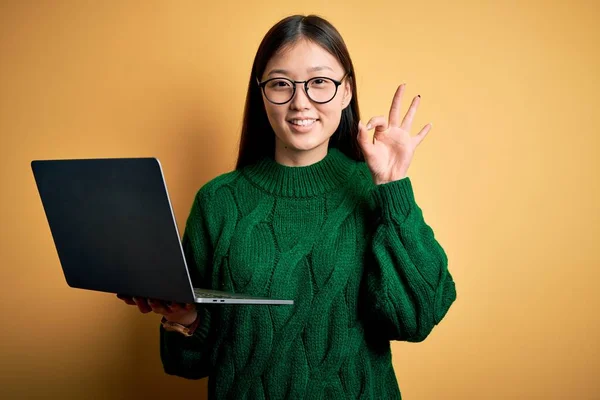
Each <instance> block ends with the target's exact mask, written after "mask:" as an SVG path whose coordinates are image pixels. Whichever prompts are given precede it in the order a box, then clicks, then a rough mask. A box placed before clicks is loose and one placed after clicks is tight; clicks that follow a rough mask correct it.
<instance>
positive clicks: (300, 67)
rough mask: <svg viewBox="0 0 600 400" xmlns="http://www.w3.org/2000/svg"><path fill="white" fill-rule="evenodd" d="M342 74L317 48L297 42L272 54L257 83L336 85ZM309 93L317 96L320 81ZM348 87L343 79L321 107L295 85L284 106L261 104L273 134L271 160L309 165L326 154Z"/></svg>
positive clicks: (335, 62)
mask: <svg viewBox="0 0 600 400" xmlns="http://www.w3.org/2000/svg"><path fill="white" fill-rule="evenodd" d="M345 73H346V71H344V69H343V68H342V66H341V64H340V63H339V61H338V60H337V59H336V58H335V57H334V56H333V55H331V54H330V53H329V52H327V51H326V50H325V49H324V48H322V47H321V46H319V45H317V44H315V43H313V42H310V41H307V40H300V41H298V42H297V43H295V44H293V45H292V46H291V47H289V48H286V49H285V51H280V52H278V53H276V54H275V55H274V56H273V57H272V58H271V59H270V60H269V62H268V63H267V67H266V68H265V73H264V74H263V76H262V77H261V82H262V81H265V80H267V79H271V78H288V79H291V80H295V81H305V80H308V79H311V78H314V77H327V78H332V79H334V80H336V81H340V80H341V79H342V78H343V77H344V75H345ZM314 84H315V86H314V87H313V89H310V90H309V92H310V93H311V94H313V95H314V96H317V94H316V93H317V90H319V89H318V86H319V85H321V84H322V82H321V81H314ZM351 98H352V87H351V86H350V83H349V79H344V81H343V82H342V84H341V85H340V86H339V88H338V90H337V93H336V95H335V97H334V98H333V100H331V101H330V102H328V103H325V104H319V103H315V102H314V101H312V100H311V99H310V98H309V97H308V96H307V95H306V92H305V91H304V85H303V84H297V85H296V93H295V95H294V97H293V98H292V100H290V101H289V102H287V103H285V104H273V103H271V102H270V101H269V100H267V99H266V97H265V95H264V92H263V101H264V104H265V110H266V112H267V117H268V119H269V122H270V124H271V127H272V128H273V131H274V132H275V160H276V161H277V162H279V163H280V164H283V165H289V166H300V165H310V164H313V163H315V162H318V161H320V160H322V159H323V158H324V157H325V155H326V154H327V147H328V144H329V138H330V137H331V136H332V135H333V133H334V132H335V130H336V129H337V127H338V125H339V123H340V118H341V115H342V110H343V109H344V108H345V107H347V106H348V105H349V104H350V100H351Z"/></svg>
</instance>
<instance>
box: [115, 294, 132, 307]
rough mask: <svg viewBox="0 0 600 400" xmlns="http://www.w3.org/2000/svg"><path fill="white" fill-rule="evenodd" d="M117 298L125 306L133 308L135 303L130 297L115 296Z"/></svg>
mask: <svg viewBox="0 0 600 400" xmlns="http://www.w3.org/2000/svg"><path fill="white" fill-rule="evenodd" d="M117 297H118V298H119V299H120V300H122V301H124V302H125V303H126V304H129V305H130V306H135V305H136V304H135V301H133V298H132V297H131V296H126V295H124V294H117Z"/></svg>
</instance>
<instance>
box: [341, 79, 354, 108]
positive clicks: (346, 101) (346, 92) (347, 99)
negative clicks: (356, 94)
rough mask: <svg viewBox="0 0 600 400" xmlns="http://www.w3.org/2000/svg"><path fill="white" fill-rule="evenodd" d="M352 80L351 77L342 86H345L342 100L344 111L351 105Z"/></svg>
mask: <svg viewBox="0 0 600 400" xmlns="http://www.w3.org/2000/svg"><path fill="white" fill-rule="evenodd" d="M353 84H354V82H352V78H351V77H350V76H349V77H347V78H346V79H345V80H344V83H343V84H342V85H343V86H344V97H343V98H342V110H343V109H345V108H346V107H348V106H349V105H350V102H351V101H352V85H353Z"/></svg>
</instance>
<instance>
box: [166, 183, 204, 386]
mask: <svg viewBox="0 0 600 400" xmlns="http://www.w3.org/2000/svg"><path fill="white" fill-rule="evenodd" d="M201 193H202V191H200V192H199V193H198V195H197V196H196V198H195V199H194V203H193V205H192V208H191V211H190V215H189V217H188V219H187V222H186V228H185V231H184V234H183V238H182V246H183V250H184V254H185V258H186V262H187V264H188V269H189V273H190V278H191V279H192V283H193V285H194V287H210V276H211V265H212V245H211V239H210V234H209V223H208V219H207V218H206V213H207V210H206V208H207V207H206V200H205V196H203V195H202V194H201ZM196 309H197V311H198V316H199V318H200V321H199V325H198V327H197V328H196V330H195V332H194V334H193V335H192V336H190V337H186V336H183V335H182V334H180V333H178V332H168V331H165V330H164V329H163V327H162V325H161V326H160V328H159V329H160V358H161V361H162V364H163V368H164V371H165V372H166V373H167V374H170V375H177V376H180V377H183V378H188V379H200V378H203V377H206V376H208V375H209V373H210V369H211V364H210V354H209V349H210V345H209V341H210V333H211V328H212V325H211V310H212V309H211V307H210V306H209V305H197V306H196Z"/></svg>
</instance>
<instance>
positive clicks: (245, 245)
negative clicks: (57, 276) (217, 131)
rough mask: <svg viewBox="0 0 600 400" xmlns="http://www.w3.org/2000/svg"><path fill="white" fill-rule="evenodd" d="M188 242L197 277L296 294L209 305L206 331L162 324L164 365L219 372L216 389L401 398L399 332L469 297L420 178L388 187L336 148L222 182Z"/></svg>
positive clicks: (199, 210) (198, 208)
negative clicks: (423, 200) (419, 197)
mask: <svg viewBox="0 0 600 400" xmlns="http://www.w3.org/2000/svg"><path fill="white" fill-rule="evenodd" d="M183 245H184V250H185V253H186V258H187V259H188V262H189V265H190V269H191V271H190V274H191V275H192V280H193V281H194V284H195V285H197V286H200V287H208V288H213V289H219V290H228V291H233V292H239V293H244V294H249V295H257V296H268V297H273V298H281V299H293V300H294V302H295V303H294V305H293V306H271V305H268V306H266V305H208V306H200V305H198V307H197V308H198V312H199V314H200V318H201V323H200V325H199V327H198V329H197V330H196V332H195V333H194V335H193V336H191V337H189V338H188V337H184V336H183V335H181V334H179V333H175V332H166V331H164V330H163V329H162V327H161V328H160V346H161V359H162V362H163V366H164V369H165V372H166V373H168V374H173V375H178V376H182V377H185V378H190V379H198V378H202V377H205V376H208V377H209V398H214V399H236V400H241V399H329V400H331V399H359V398H360V399H386V400H387V399H399V398H400V391H399V388H398V384H397V381H396V376H395V373H394V370H393V367H392V361H391V352H390V340H404V341H414V342H417V341H422V340H423V339H425V337H427V335H428V334H429V333H430V332H431V330H432V329H433V327H434V326H435V325H436V324H438V323H439V322H440V320H441V319H442V318H443V316H444V315H445V314H446V312H447V311H448V308H449V307H450V305H451V304H452V302H453V301H454V299H455V298H456V291H455V287H454V282H453V280H452V276H451V275H450V273H449V272H448V269H447V261H448V260H447V257H446V254H445V252H444V250H443V249H442V247H440V245H439V244H438V242H437V241H436V239H435V238H434V233H433V231H432V230H431V228H430V227H429V226H428V225H427V224H426V223H425V221H424V220H423V215H422V212H421V209H420V208H419V207H418V206H417V204H416V203H415V200H414V195H413V191H412V186H411V182H410V179H409V178H404V179H402V180H399V181H396V182H391V183H388V184H385V185H380V186H375V185H374V183H373V181H372V178H371V175H370V173H369V170H368V168H367V166H366V164H365V163H358V162H355V161H353V160H351V159H349V158H347V157H346V156H345V155H343V154H342V153H341V152H339V151H338V150H336V149H330V150H329V153H328V154H327V156H326V157H325V159H323V160H322V161H320V162H318V163H316V164H313V165H310V166H306V167H286V166H282V165H280V164H277V163H276V162H275V161H274V160H272V159H265V160H262V161H260V162H258V163H257V164H254V165H252V166H249V167H246V168H243V169H241V170H238V171H234V172H230V173H228V174H224V175H222V176H219V177H217V178H215V179H214V180H212V181H210V182H209V183H207V184H206V185H205V186H204V187H202V188H201V189H200V190H199V192H198V194H197V196H196V198H195V201H194V203H193V206H192V209H191V212H190V215H189V218H188V220H187V224H186V229H185V233H184V235H183Z"/></svg>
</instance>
